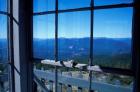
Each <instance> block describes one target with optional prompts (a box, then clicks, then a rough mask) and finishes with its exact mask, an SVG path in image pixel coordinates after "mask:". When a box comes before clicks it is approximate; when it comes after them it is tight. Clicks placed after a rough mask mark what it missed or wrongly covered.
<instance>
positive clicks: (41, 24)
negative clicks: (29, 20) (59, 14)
mask: <svg viewBox="0 0 140 92" xmlns="http://www.w3.org/2000/svg"><path fill="white" fill-rule="evenodd" d="M54 30H55V27H54V15H41V16H34V33H33V37H34V39H33V41H34V42H33V52H34V58H42V59H54V38H55V32H54Z"/></svg>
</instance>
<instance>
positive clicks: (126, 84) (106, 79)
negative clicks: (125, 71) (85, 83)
mask: <svg viewBox="0 0 140 92" xmlns="http://www.w3.org/2000/svg"><path fill="white" fill-rule="evenodd" d="M92 75H93V76H92V83H93V84H92V85H93V86H96V84H94V83H95V82H96V83H99V84H100V83H102V84H103V83H104V84H105V85H110V84H111V85H112V86H114V87H115V86H116V87H120V88H118V91H119V92H122V90H123V89H127V90H129V92H133V82H134V81H133V79H134V78H133V77H132V76H125V75H118V74H112V73H99V72H92ZM105 85H104V86H105ZM100 90H102V87H101V88H100V89H98V91H99V92H100ZM104 91H105V92H114V89H106V88H105V90H104ZM124 92H128V91H124Z"/></svg>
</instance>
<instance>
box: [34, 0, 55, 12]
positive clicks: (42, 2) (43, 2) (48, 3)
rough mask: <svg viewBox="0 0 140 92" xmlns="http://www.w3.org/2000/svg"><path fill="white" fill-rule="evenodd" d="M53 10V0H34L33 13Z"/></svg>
mask: <svg viewBox="0 0 140 92" xmlns="http://www.w3.org/2000/svg"><path fill="white" fill-rule="evenodd" d="M51 10H55V0H34V12H44V11H51Z"/></svg>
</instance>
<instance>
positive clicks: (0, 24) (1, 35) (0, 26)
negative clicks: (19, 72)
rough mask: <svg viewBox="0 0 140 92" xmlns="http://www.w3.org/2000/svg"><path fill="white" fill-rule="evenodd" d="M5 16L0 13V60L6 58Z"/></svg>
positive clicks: (3, 60) (5, 59) (2, 60)
mask: <svg viewBox="0 0 140 92" xmlns="http://www.w3.org/2000/svg"><path fill="white" fill-rule="evenodd" d="M7 47H8V44H7V16H4V15H0V62H3V63H4V62H7V60H8V48H7Z"/></svg>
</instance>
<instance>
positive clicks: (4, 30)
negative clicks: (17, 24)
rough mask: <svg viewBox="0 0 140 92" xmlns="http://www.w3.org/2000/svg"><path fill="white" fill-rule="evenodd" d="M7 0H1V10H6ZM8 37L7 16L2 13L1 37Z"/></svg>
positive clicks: (0, 23)
mask: <svg viewBox="0 0 140 92" xmlns="http://www.w3.org/2000/svg"><path fill="white" fill-rule="evenodd" d="M6 2H7V0H0V11H6V9H7V7H6V6H7V3H6ZM6 37H7V18H6V16H5V15H2V14H0V39H1V38H6Z"/></svg>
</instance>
